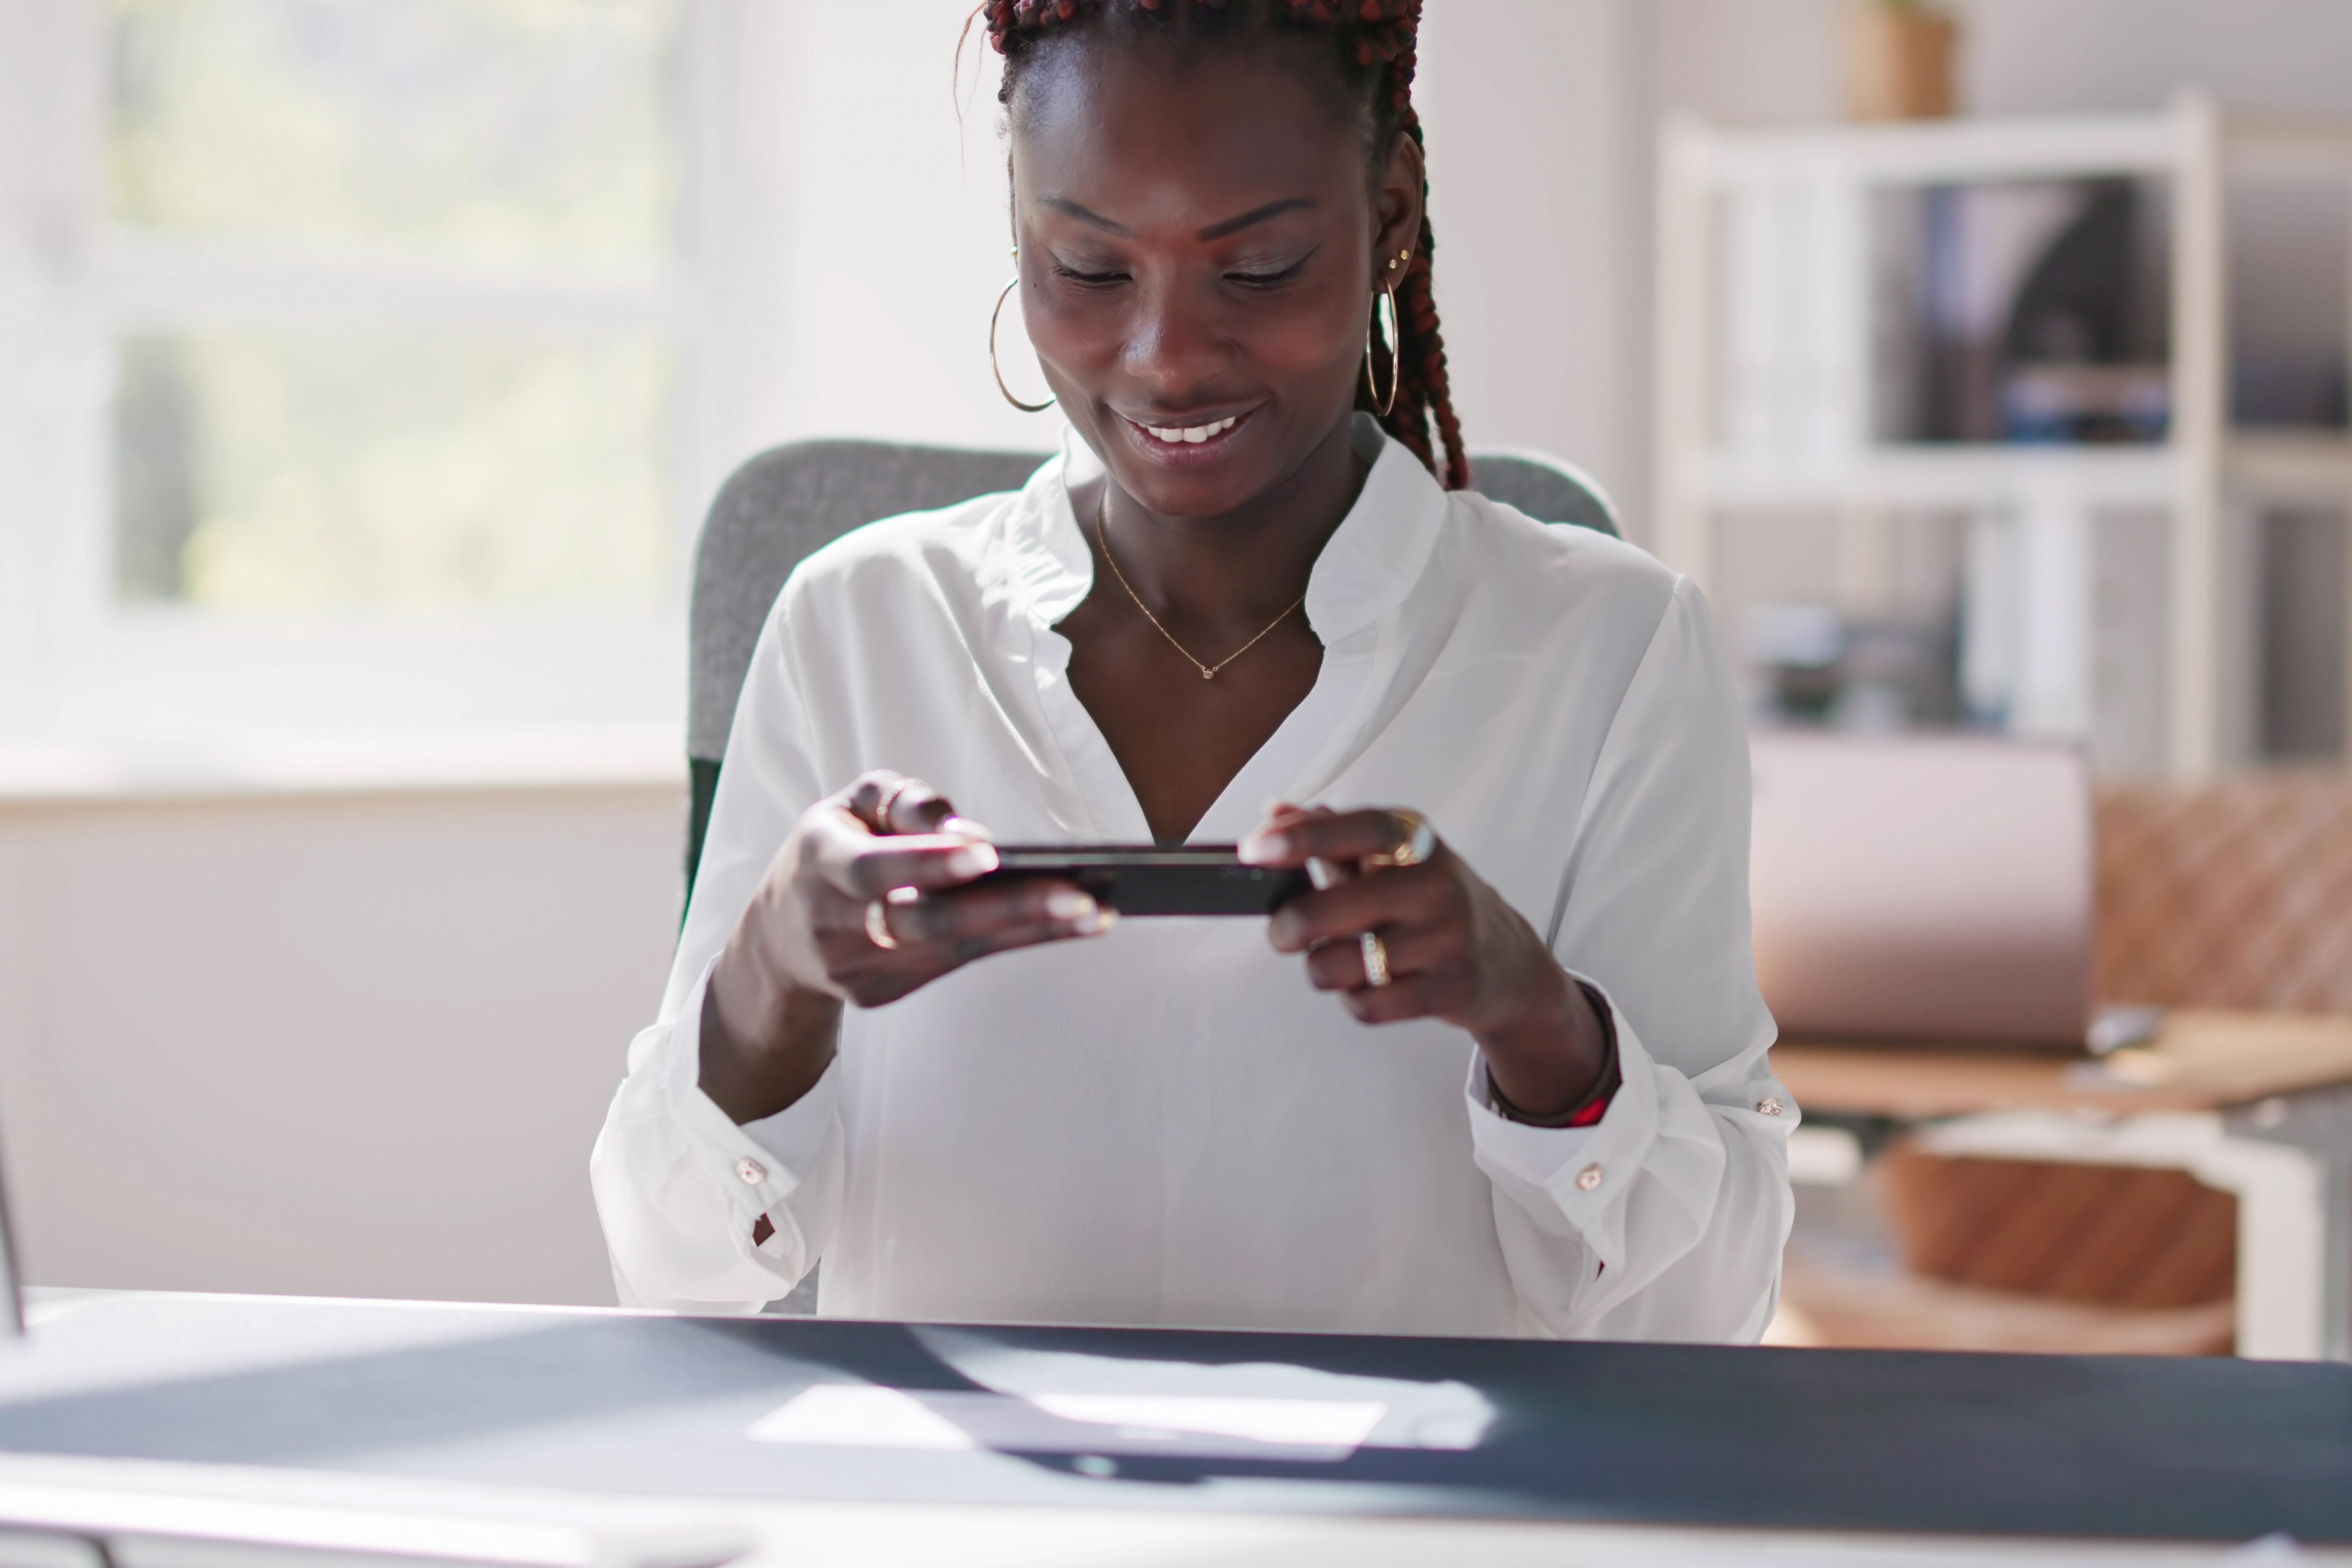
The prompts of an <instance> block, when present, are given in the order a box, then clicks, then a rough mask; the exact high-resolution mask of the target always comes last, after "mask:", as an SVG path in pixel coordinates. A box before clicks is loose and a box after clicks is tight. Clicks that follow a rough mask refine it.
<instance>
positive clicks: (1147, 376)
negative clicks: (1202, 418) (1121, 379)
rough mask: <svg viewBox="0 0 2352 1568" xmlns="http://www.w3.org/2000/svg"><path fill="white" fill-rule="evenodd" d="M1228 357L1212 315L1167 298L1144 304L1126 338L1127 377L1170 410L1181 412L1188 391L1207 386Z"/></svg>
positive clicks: (1195, 305) (1186, 302)
mask: <svg viewBox="0 0 2352 1568" xmlns="http://www.w3.org/2000/svg"><path fill="white" fill-rule="evenodd" d="M1231 357H1232V356H1231V350H1230V344H1229V342H1228V340H1227V335H1226V333H1225V331H1224V330H1223V326H1222V325H1221V324H1220V323H1219V322H1218V321H1217V320H1216V317H1215V312H1214V311H1213V310H1210V309H1207V308H1205V307H1204V306H1203V305H1202V302H1200V301H1197V300H1187V299H1182V298H1179V297H1175V296H1174V295H1172V294H1170V293H1162V294H1160V295H1159V296H1158V297H1156V298H1154V299H1152V300H1150V301H1149V302H1147V303H1146V304H1145V305H1144V306H1143V308H1142V309H1141V310H1139V311H1138V312H1137V314H1136V317H1135V319H1134V321H1132V323H1131V324H1130V327H1129V333H1128V343H1127V355H1126V358H1127V371H1128V374H1129V375H1131V376H1133V377H1134V378H1135V379H1136V380H1137V381H1138V382H1139V383H1141V384H1144V385H1145V386H1147V387H1149V388H1150V390H1151V393H1152V395H1153V396H1154V397H1155V398H1156V399H1157V400H1159V401H1160V402H1162V403H1164V404H1166V405H1168V406H1170V407H1171V408H1181V407H1183V406H1185V405H1186V400H1187V398H1188V397H1189V396H1190V395H1191V394H1192V392H1193V390H1194V389H1195V388H1198V387H1200V386H1202V385H1203V384H1206V383H1208V382H1210V381H1213V379H1214V378H1215V377H1216V376H1217V374H1218V373H1220V372H1221V371H1223V369H1225V367H1226V366H1227V364H1228V363H1230V360H1231Z"/></svg>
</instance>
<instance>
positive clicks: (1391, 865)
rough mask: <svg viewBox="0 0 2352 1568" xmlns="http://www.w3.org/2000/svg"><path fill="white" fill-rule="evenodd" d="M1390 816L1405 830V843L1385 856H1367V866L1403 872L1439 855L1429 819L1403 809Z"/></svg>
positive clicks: (1391, 813) (1434, 832) (1393, 812)
mask: <svg viewBox="0 0 2352 1568" xmlns="http://www.w3.org/2000/svg"><path fill="white" fill-rule="evenodd" d="M1389 815H1390V816H1393V817H1395V818H1396V820H1397V826H1399V827H1401V828H1402V829H1403V830H1404V842H1403V843H1402V844H1399V845H1398V846H1397V847H1395V848H1393V849H1391V850H1390V851H1389V852H1388V853H1387V854H1385V855H1367V856H1365V857H1364V864H1365V865H1366V866H1368V867H1371V868H1374V869H1381V870H1385V869H1397V870H1402V869H1403V868H1405V867H1407V866H1418V865H1420V864H1421V863H1422V862H1423V861H1424V860H1426V859H1428V858H1430V857H1431V856H1432V855H1434V854H1436V853H1437V833H1436V830H1435V829H1434V828H1432V827H1431V826H1429V819H1428V818H1427V817H1425V816H1422V815H1421V813H1419V812H1417V811H1406V810H1404V809H1403V808H1402V807H1399V808H1398V809H1396V810H1393V811H1391V812H1390V813H1389Z"/></svg>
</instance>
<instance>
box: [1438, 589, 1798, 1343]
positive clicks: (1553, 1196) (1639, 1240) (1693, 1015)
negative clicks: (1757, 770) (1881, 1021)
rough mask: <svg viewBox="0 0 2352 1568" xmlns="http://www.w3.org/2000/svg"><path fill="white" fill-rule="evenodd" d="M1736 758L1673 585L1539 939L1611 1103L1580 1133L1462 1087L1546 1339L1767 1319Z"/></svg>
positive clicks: (1768, 1094)
mask: <svg viewBox="0 0 2352 1568" xmlns="http://www.w3.org/2000/svg"><path fill="white" fill-rule="evenodd" d="M1747 763H1748V758H1747V745H1746V733H1745V731H1744V729H1743V727H1742V724H1741V721H1740V717H1739V711H1738V701H1737V698H1736V696H1735V694H1734V692H1733V691H1732V689H1731V686H1730V682H1729V679H1728V676H1727V673H1726V672H1725V670H1724V669H1723V668H1722V663H1721V660H1720V658H1718V657H1717V653H1716V649H1715V646H1714V640H1713V633H1712V628H1711V626H1709V624H1708V620H1707V616H1706V606H1705V605H1704V603H1703V601H1701V599H1700V598H1699V596H1698V594H1697V591H1696V589H1695V588H1693V587H1691V585H1690V584H1688V582H1687V581H1686V580H1685V581H1678V582H1677V583H1676V584H1675V590H1674V592H1673V594H1672V595H1670V597H1669V599H1668V602H1667V603H1666V605H1664V613H1663V615H1662V616H1661V617H1660V620H1659V622H1658V625H1657V627H1656V630H1655V632H1654V636H1653V637H1652V639H1651V643H1650V646H1649V647H1648V649H1647V651H1646V652H1645V654H1644V656H1643V659H1642V662H1641V665H1640V667H1639V668H1637V669H1636V670H1635V671H1634V673H1633V678H1632V680H1631V682H1630V684H1629V685H1628V687H1627V689H1626V691H1625V693H1624V696H1623V698H1622V700H1621V702H1620V704H1619V706H1618V710H1617V713H1616V716H1615V719H1614V721H1612V726H1611V729H1610V731H1609V736H1608V739H1607V741H1606V742H1605V744H1604V746H1603V748H1602V753H1601V757H1600V759H1599V761H1598V762H1597V763H1596V764H1595V767H1594V770H1593V774H1592V783H1591V786H1590V789H1589V791H1588V794H1587V796H1586V799H1585V801H1584V805H1583V808H1582V813H1581V819H1580V825H1579V832H1578V842H1577V846H1576V848H1575V851H1574V853H1573V854H1572V856H1571V858H1570V869H1569V875H1568V882H1567V885H1566V887H1565V889H1563V894H1562V898H1561V903H1560V912H1559V917H1558V920H1557V921H1556V924H1555V929H1554V931H1553V933H1552V937H1553V951H1554V952H1555V953H1556V954H1558V955H1559V957H1560V959H1561V960H1562V962H1563V964H1564V966H1568V967H1570V970H1571V973H1577V975H1578V978H1579V979H1580V980H1583V981H1584V982H1585V983H1586V984H1588V985H1589V986H1590V987H1591V988H1592V989H1594V990H1595V991H1596V992H1598V993H1599V994H1601V995H1602V996H1604V997H1606V998H1607V1000H1608V1003H1609V1011H1610V1017H1611V1019H1612V1021H1613V1023H1614V1025H1615V1027H1616V1031H1617V1057H1618V1068H1619V1072H1620V1075H1621V1078H1622V1083H1621V1086H1620V1087H1619V1089H1618V1090H1617V1094H1616V1097H1615V1099H1614V1100H1612V1101H1611V1103H1610V1106H1609V1110H1608V1111H1607V1113H1606V1114H1605V1115H1604V1116H1602V1118H1601V1120H1600V1121H1598V1122H1596V1123H1594V1124H1593V1125H1591V1126H1590V1127H1585V1128H1574V1129H1546V1128H1538V1127H1528V1126H1523V1125H1519V1124H1517V1123H1514V1122H1511V1121H1507V1120H1505V1119H1504V1118H1503V1117H1501V1116H1499V1115H1497V1114H1496V1113H1495V1112H1494V1111H1493V1110H1492V1109H1491V1108H1490V1107H1488V1106H1487V1105H1486V1104H1484V1103H1482V1102H1481V1101H1482V1098H1483V1097H1482V1095H1481V1094H1480V1093H1479V1092H1477V1091H1478V1089H1482V1088H1483V1077H1484V1074H1483V1069H1478V1070H1475V1071H1474V1089H1473V1093H1472V1095H1471V1101H1472V1104H1471V1131H1472V1141H1473V1151H1474V1155H1475V1159H1476V1161H1477V1163H1478V1166H1479V1168H1480V1170H1481V1171H1483V1172H1484V1173H1486V1176H1487V1178H1488V1181H1489V1183H1490V1184H1491V1185H1492V1186H1493V1189H1494V1196H1495V1223H1496V1236H1497V1238H1498V1239H1499V1241H1500V1242H1501V1245H1502V1248H1503V1254H1504V1258H1505V1261H1506V1263H1507V1266H1508V1268H1509V1269H1510V1272H1511V1278H1512V1280H1513V1283H1514V1286H1515V1287H1516V1289H1517V1293H1518V1297H1519V1300H1520V1304H1521V1306H1522V1308H1523V1309H1524V1310H1526V1312H1527V1313H1528V1317H1529V1318H1530V1319H1531V1320H1532V1321H1533V1324H1534V1326H1536V1327H1537V1328H1538V1329H1539V1330H1540V1331H1545V1332H1549V1333H1553V1334H1559V1335H1563V1336H1575V1337H1602V1338H1612V1339H1651V1340H1695V1341H1743V1340H1753V1339H1755V1338H1756V1337H1758V1336H1759V1334H1761V1333H1762V1331H1763V1330H1764V1326H1765V1324H1766V1323H1768V1322H1769V1321H1770V1318H1771V1312H1772V1309H1773V1306H1774V1305H1775V1303H1776V1301H1777V1299H1778V1294H1779V1283H1780V1248H1781V1246H1782V1244H1783V1242H1784V1241H1785V1240H1786V1238H1787V1235H1788V1229H1789V1224H1790V1217H1791V1212H1792V1206H1793V1205H1792V1204H1791V1201H1790V1194H1789V1183H1788V1171H1787V1148H1786V1143H1787V1134H1788V1131H1789V1129H1790V1127H1792V1126H1793V1125H1794V1124H1795V1121H1796V1107H1795V1103H1794V1101H1793V1100H1790V1098H1789V1095H1788V1093H1787V1091H1786V1090H1785V1089H1782V1088H1781V1087H1780V1085H1779V1084H1778V1082H1777V1081H1776V1080H1774V1079H1773V1078H1772V1076H1771V1069H1770V1066H1769V1056H1768V1053H1769V1047H1770V1046H1771V1043H1772V1038H1773V1034H1774V1029H1773V1025H1772V1019H1771V1016H1770V1015H1769V1013H1768V1012H1766V1011H1765V1008H1764V1005H1763V1003H1762V1000H1761V998H1760V997H1759V995H1758V994H1757V990H1756V978H1755V968H1754V963H1753V959H1752V956H1751V947H1750V942H1749V936H1748V814H1749V800H1748V765H1747Z"/></svg>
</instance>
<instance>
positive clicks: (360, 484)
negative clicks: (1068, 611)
mask: <svg viewBox="0 0 2352 1568" xmlns="http://www.w3.org/2000/svg"><path fill="white" fill-rule="evenodd" d="M730 15H731V11H730V5H728V4H727V0H56V3H49V0H45V3H44V4H42V5H30V6H26V5H18V6H15V7H0V732H10V731H13V732H18V733H23V732H26V731H31V732H38V733H69V734H77V735H89V736H97V737H108V738H116V739H136V740H146V739H152V738H157V737H162V738H165V739H168V738H169V737H171V736H172V735H174V734H197V733H220V732H223V731H240V730H247V731H251V730H270V729H277V728H291V729H318V728H341V729H354V730H363V729H369V728H378V727H384V726H401V725H412V724H430V725H444V726H446V725H463V724H466V723H470V722H491V721H494V722H498V723H501V724H508V725H511V724H514V723H517V722H522V723H531V724H549V725H579V724H646V723H668V722H671V721H674V719H675V716H676V714H677V711H678V710H679V708H680V706H681V705H682V688H683V634H682V615H681V606H682V602H683V592H682V582H683V576H684V568H685V563H686V559H687V553H686V551H687V544H688V542H689V541H690V539H691V537H692V530H693V525H694V522H695V521H696V516H695V514H696V512H697V511H698V508H699V507H700V505H701V504H702V503H703V501H704V500H706V499H707V497H708V495H709V489H710V488H711V486H712V484H713V483H714V482H715V480H716V479H717V478H718V477H719V474H720V473H722V472H723V470H724V468H725V466H726V463H727V462H728V461H729V460H730V459H731V458H734V457H736V456H740V453H731V452H719V451H717V450H715V449H713V448H712V447H711V446H710V443H709V440H708V439H707V438H705V439H702V440H701V441H700V444H699V446H698V445H697V443H696V441H695V440H693V439H689V435H690V433H694V432H698V431H699V430H700V429H702V428H703V423H704V422H702V421H701V420H700V419H699V418H698V416H699V414H700V413H701V412H703V411H705V410H707V409H708V407H709V405H710V404H711V403H712V402H713V401H715V400H719V399H723V398H724V397H725V396H726V391H727V389H726V388H724V387H723V386H721V385H719V383H718V381H717V380H716V378H715V376H714V375H713V374H711V368H710V366H709V363H706V362H707V360H708V358H709V356H707V355H706V354H704V353H703V352H702V345H703V344H705V343H707V342H709V341H710V340H711V339H712V337H713V336H715V335H717V331H716V329H715V328H714V323H713V322H712V321H711V320H710V316H709V311H710V309H711V307H710V305H709V302H708V301H706V300H702V299H700V298H699V297H698V295H697V293H696V292H695V290H694V289H693V288H692V287H691V267H690V264H691V262H692V260H693V258H694V257H695V254H696V252H697V251H698V249H707V248H708V247H709V246H711V245H712V244H713V243H716V241H715V240H714V236H713V233H712V230H711V225H710V223H709V221H708V215H709V214H712V213H717V212H723V211H724V210H725V209H726V206H727V202H726V195H725V193H724V192H723V191H719V190H717V189H716V186H715V184H714V183H713V180H712V179H711V178H709V177H708V176H709V175H710V174H712V171H714V170H715V169H717V168H718V167H719V164H720V163H723V162H724V161H723V160H712V159H708V158H704V157H702V156H700V155H699V154H700V153H701V152H702V151H703V150H704V149H705V148H706V147H707V146H708V145H709V142H711V141H712V140H713V139H714V138H716V137H719V136H721V135H723V134H724V126H723V119H722V118H720V117H719V116H716V115H714V113H712V112H710V111H709V110H708V109H707V108H704V107H701V106H702V105H705V104H708V103H709V102H711V101H715V100H723V93H722V92H719V91H718V90H716V89H718V88H720V87H723V85H724V84H723V82H719V83H710V82H705V81H704V80H702V79H701V77H698V73H702V75H703V76H709V75H710V74H711V73H710V72H709V67H708V65H707V64H706V63H705V62H708V61H709V60H710V59H712V58H714V57H715V56H716V55H717V54H719V53H720V52H721V51H722V50H723V43H721V42H719V41H716V40H717V38H718V35H719V33H720V32H722V31H723V30H724V28H725V26H727V25H728V18H729V16H730ZM12 61H13V64H12V63H10V62H12ZM706 87H708V88H710V89H713V90H703V89H705V88H706ZM10 104H13V105H14V107H13V108H10V107H6V106H7V105H10ZM689 105H695V106H697V108H696V111H695V112H688V106H689ZM698 204H699V205H698Z"/></svg>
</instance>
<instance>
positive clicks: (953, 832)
mask: <svg viewBox="0 0 2352 1568" xmlns="http://www.w3.org/2000/svg"><path fill="white" fill-rule="evenodd" d="M940 832H941V833H945V834H948V835H950V836H951V837H959V838H993V837H996V835H995V834H993V833H991V832H990V831H989V830H988V828H987V827H986V826H984V825H982V824H981V823H977V822H974V821H973V820H972V819H971V817H969V816H950V817H948V818H946V819H944V820H943V821H941V822H940Z"/></svg>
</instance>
